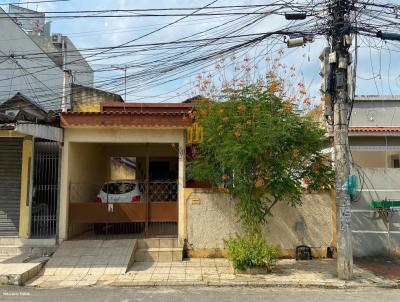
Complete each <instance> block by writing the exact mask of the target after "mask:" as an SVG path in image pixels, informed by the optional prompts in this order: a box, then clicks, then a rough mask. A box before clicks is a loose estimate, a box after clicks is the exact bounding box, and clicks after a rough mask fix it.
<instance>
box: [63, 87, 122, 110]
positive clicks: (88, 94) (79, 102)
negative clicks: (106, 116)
mask: <svg viewBox="0 0 400 302" xmlns="http://www.w3.org/2000/svg"><path fill="white" fill-rule="evenodd" d="M72 90H73V93H72V95H71V104H72V111H73V112H100V110H101V104H103V103H106V102H123V99H122V97H121V96H120V95H119V94H115V93H111V92H107V91H104V90H100V89H97V88H91V87H85V86H81V85H76V84H73V85H72Z"/></svg>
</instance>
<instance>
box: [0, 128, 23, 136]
mask: <svg viewBox="0 0 400 302" xmlns="http://www.w3.org/2000/svg"><path fill="white" fill-rule="evenodd" d="M0 137H25V135H24V134H21V133H19V132H15V131H14V130H0Z"/></svg>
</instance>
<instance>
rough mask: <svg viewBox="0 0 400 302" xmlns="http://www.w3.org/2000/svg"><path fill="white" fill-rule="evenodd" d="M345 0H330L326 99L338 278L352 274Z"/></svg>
mask: <svg viewBox="0 0 400 302" xmlns="http://www.w3.org/2000/svg"><path fill="white" fill-rule="evenodd" d="M349 12H350V3H349V0H335V1H332V4H331V9H330V14H331V20H330V21H331V33H330V54H329V58H328V59H329V63H330V66H331V68H330V77H329V79H330V83H329V86H330V89H329V90H330V93H329V94H330V102H331V105H333V132H334V154H335V172H336V237H337V271H338V277H339V278H340V279H344V280H349V279H351V278H352V276H353V248H352V233H351V207H350V202H351V201H350V195H349V194H348V191H347V181H348V178H349V175H350V159H349V140H348V114H349V108H350V103H351V97H352V96H351V97H350V96H349V87H348V69H349V68H351V67H350V64H351V56H350V54H349V48H350V46H351V36H350V29H351V27H350V21H349Z"/></svg>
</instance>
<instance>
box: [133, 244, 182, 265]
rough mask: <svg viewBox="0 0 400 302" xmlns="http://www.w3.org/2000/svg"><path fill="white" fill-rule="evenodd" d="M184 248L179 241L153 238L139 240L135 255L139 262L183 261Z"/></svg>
mask: <svg viewBox="0 0 400 302" xmlns="http://www.w3.org/2000/svg"><path fill="white" fill-rule="evenodd" d="M182 258H183V247H179V243H178V239H174V238H151V239H141V240H138V248H137V249H136V253H135V261H137V262H172V261H182Z"/></svg>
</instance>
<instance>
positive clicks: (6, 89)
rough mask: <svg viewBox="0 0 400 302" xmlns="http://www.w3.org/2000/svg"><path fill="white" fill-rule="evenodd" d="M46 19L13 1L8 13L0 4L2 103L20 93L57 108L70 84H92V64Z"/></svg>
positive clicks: (0, 96) (0, 81)
mask: <svg viewBox="0 0 400 302" xmlns="http://www.w3.org/2000/svg"><path fill="white" fill-rule="evenodd" d="M27 16H29V18H27ZM44 20H45V15H44V14H43V13H40V12H36V11H32V10H29V9H26V8H22V7H18V6H15V5H10V9H9V13H8V14H7V13H6V12H5V11H4V10H2V9H1V8H0V33H1V34H0V103H3V102H5V101H6V100H8V99H10V98H11V97H13V96H14V95H15V94H17V93H21V94H23V95H24V96H26V97H28V98H29V99H31V100H32V101H33V102H35V103H37V104H39V105H40V106H41V107H43V108H44V109H49V110H55V111H57V110H60V108H61V102H62V96H63V88H64V87H66V90H64V91H65V94H66V95H67V96H70V94H71V92H70V89H69V87H70V85H69V84H72V83H73V84H78V85H82V86H86V87H93V78H94V76H93V70H92V69H91V67H90V65H89V64H88V63H87V62H86V60H85V59H84V58H83V56H82V55H81V54H80V52H79V50H77V48H76V47H75V46H74V44H73V43H72V41H71V40H70V39H69V38H68V37H66V36H64V35H62V34H51V30H50V23H45V21H44ZM65 71H68V72H65ZM64 77H66V82H67V84H65V85H64ZM68 99H69V97H68Z"/></svg>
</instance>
